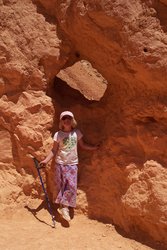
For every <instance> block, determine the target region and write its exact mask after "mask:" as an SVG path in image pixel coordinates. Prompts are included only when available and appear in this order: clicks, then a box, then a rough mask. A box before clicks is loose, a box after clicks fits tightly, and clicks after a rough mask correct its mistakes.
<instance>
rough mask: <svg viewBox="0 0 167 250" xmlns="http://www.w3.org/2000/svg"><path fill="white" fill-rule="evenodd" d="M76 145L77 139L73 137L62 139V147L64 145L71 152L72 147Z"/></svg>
mask: <svg viewBox="0 0 167 250" xmlns="http://www.w3.org/2000/svg"><path fill="white" fill-rule="evenodd" d="M76 143H77V138H75V137H71V138H69V137H65V138H64V139H63V145H65V146H66V147H67V149H68V150H71V149H72V148H73V147H75V145H76Z"/></svg>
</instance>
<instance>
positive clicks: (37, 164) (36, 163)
mask: <svg viewBox="0 0 167 250" xmlns="http://www.w3.org/2000/svg"><path fill="white" fill-rule="evenodd" d="M33 160H34V163H35V167H36V169H37V171H38V175H39V178H40V181H41V185H42V189H43V191H44V193H45V199H46V202H47V206H48V209H49V213H50V215H51V216H52V222H53V225H52V227H54V228H55V220H54V216H53V212H52V209H51V205H50V201H49V198H48V194H47V192H46V189H45V186H44V183H43V180H42V176H41V173H40V168H42V167H40V166H39V162H38V160H37V159H36V158H35V157H34V158H33Z"/></svg>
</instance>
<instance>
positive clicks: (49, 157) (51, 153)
mask: <svg viewBox="0 0 167 250" xmlns="http://www.w3.org/2000/svg"><path fill="white" fill-rule="evenodd" d="M57 150H58V143H57V142H56V141H54V144H53V148H52V150H51V151H50V153H49V154H48V156H47V157H46V158H45V159H44V160H43V161H41V162H40V166H45V165H46V164H47V163H48V162H49V161H50V160H51V159H52V158H53V157H54V156H55V155H56V153H57Z"/></svg>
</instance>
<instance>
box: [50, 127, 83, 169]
mask: <svg viewBox="0 0 167 250" xmlns="http://www.w3.org/2000/svg"><path fill="white" fill-rule="evenodd" d="M82 136H83V135H82V133H81V131H80V130H79V129H73V130H72V131H70V132H64V131H61V130H60V131H58V132H56V133H55V135H54V137H53V139H54V141H56V142H58V144H59V146H58V151H57V154H56V163H58V164H63V165H66V164H71V165H72V164H78V150H77V143H78V140H80V139H81V138H82Z"/></svg>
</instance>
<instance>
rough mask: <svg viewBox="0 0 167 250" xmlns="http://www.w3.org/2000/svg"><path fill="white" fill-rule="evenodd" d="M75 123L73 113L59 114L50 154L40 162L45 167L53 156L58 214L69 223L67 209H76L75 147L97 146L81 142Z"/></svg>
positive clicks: (76, 154) (87, 147) (93, 147)
mask: <svg viewBox="0 0 167 250" xmlns="http://www.w3.org/2000/svg"><path fill="white" fill-rule="evenodd" d="M76 126H77V122H76V120H75V119H74V115H73V113H71V112H70V111H64V112H62V113H61V114H60V122H59V129H60V130H59V131H58V132H56V133H55V135H54V137H53V139H54V144H53V148H52V150H51V152H50V153H49V155H48V156H47V157H46V158H45V160H43V161H41V162H40V165H46V164H47V163H48V162H49V161H50V160H51V159H52V158H53V157H54V156H55V160H56V172H57V186H58V190H59V193H58V195H57V198H56V201H55V202H56V203H58V204H59V205H60V207H59V208H58V212H59V213H60V214H61V215H62V217H63V218H64V219H65V220H66V221H70V220H71V218H70V215H69V207H73V208H74V207H76V194H77V170H78V167H77V164H78V151H77V145H78V144H79V145H80V146H81V148H83V149H86V150H96V149H98V148H99V145H97V146H92V145H88V144H87V143H85V142H84V141H83V138H82V137H83V135H82V133H81V132H80V130H79V129H77V128H76Z"/></svg>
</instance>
